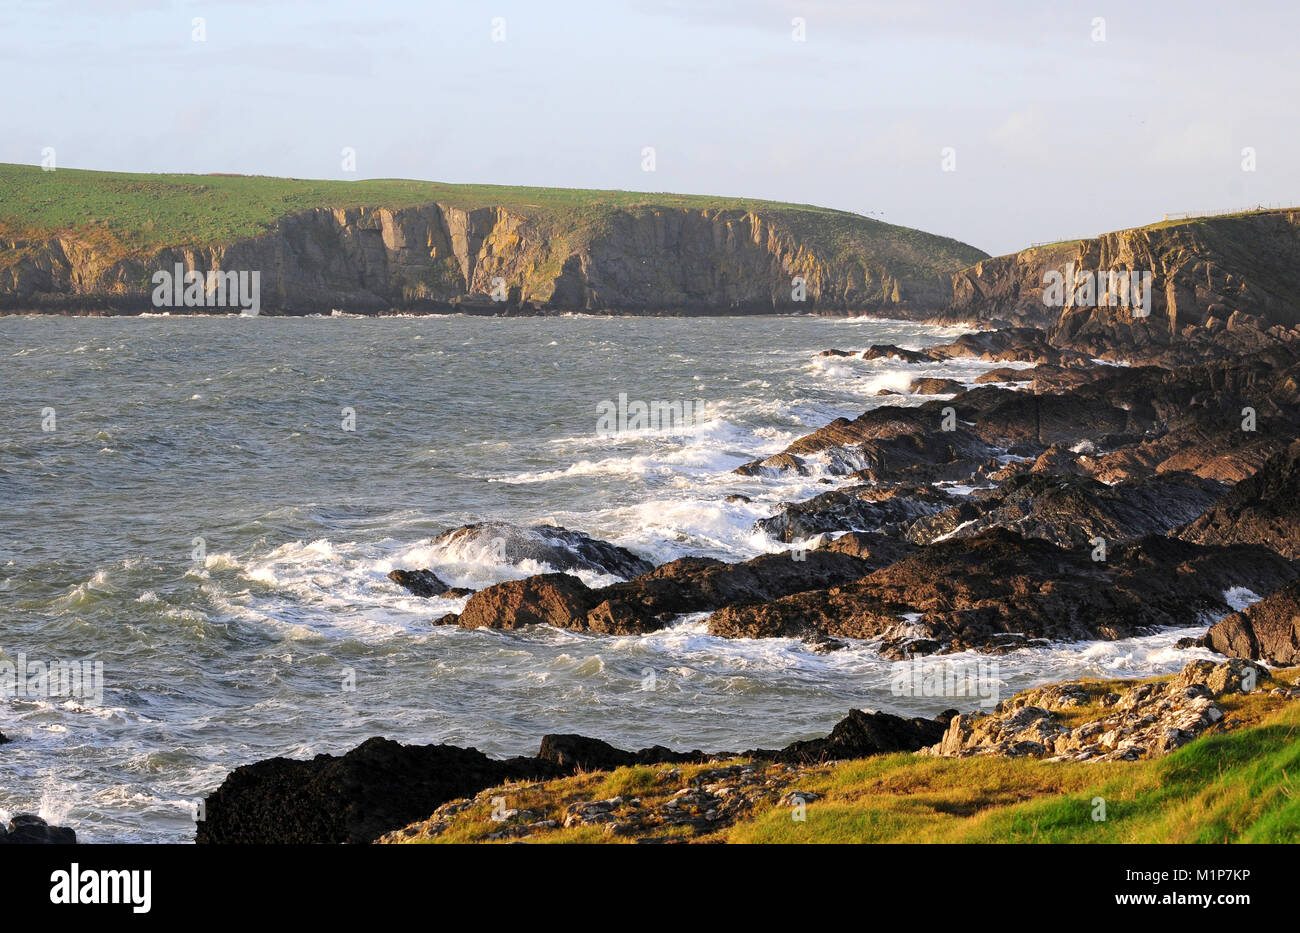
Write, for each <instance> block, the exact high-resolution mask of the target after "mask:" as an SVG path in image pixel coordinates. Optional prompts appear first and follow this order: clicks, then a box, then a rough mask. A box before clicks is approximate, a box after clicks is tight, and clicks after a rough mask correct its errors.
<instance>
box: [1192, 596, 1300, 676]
mask: <svg viewBox="0 0 1300 933" xmlns="http://www.w3.org/2000/svg"><path fill="white" fill-rule="evenodd" d="M1203 644H1204V645H1205V647H1207V648H1211V649H1213V650H1214V651H1217V652H1219V653H1220V654H1226V655H1228V656H1229V657H1233V658H1249V659H1251V660H1254V661H1263V662H1265V663H1267V664H1276V665H1281V666H1291V665H1294V664H1300V582H1296V583H1289V584H1287V585H1286V586H1284V587H1282V588H1281V589H1279V590H1277V591H1276V592H1273V593H1270V594H1269V595H1268V596H1266V597H1264V598H1263V599H1262V600H1260V601H1259V602H1257V603H1255V604H1254V605H1252V606H1249V607H1248V608H1246V609H1244V610H1242V611H1241V612H1234V613H1233V614H1232V615H1230V616H1227V617H1225V618H1223V619H1221V620H1220V621H1218V622H1216V623H1215V624H1214V625H1212V626H1211V627H1210V631H1209V632H1207V633H1206V635H1205V639H1204V642H1203Z"/></svg>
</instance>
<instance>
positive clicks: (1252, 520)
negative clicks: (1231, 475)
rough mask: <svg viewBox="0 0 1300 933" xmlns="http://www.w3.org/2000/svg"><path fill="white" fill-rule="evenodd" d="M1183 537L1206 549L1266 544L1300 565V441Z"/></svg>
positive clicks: (1182, 533) (1183, 532) (1236, 488)
mask: <svg viewBox="0 0 1300 933" xmlns="http://www.w3.org/2000/svg"><path fill="white" fill-rule="evenodd" d="M1179 537H1181V538H1183V539H1184V540H1187V541H1197V542H1200V543H1202V544H1262V545H1265V546H1266V547H1270V548H1272V549H1273V550H1275V551H1277V552H1278V553H1279V554H1283V555H1285V556H1286V557H1289V558H1291V559H1292V560H1300V441H1296V442H1294V443H1292V444H1291V445H1290V446H1289V447H1287V448H1286V449H1284V450H1281V451H1279V452H1278V453H1277V454H1275V455H1274V456H1272V457H1271V458H1269V460H1268V461H1267V462H1266V463H1265V464H1264V465H1263V466H1262V467H1260V469H1259V470H1258V471H1257V472H1256V473H1254V474H1253V475H1251V476H1250V477H1248V478H1246V479H1243V480H1242V481H1241V482H1239V483H1238V484H1237V485H1235V486H1233V487H1232V489H1230V490H1229V491H1228V492H1227V493H1225V494H1224V496H1223V498H1222V499H1220V500H1219V501H1218V502H1216V503H1214V505H1212V506H1211V507H1210V508H1209V509H1208V510H1206V512H1205V514H1203V515H1201V516H1200V517H1199V518H1197V519H1196V520H1195V521H1192V522H1190V523H1189V524H1188V525H1187V527H1186V528H1183V529H1182V530H1181V531H1180V532H1179Z"/></svg>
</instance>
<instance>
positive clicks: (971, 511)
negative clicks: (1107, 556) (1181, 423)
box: [906, 473, 1224, 547]
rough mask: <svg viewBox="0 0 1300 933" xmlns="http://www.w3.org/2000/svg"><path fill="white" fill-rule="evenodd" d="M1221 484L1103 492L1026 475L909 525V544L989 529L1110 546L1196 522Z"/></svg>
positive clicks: (1175, 476) (1067, 480) (1176, 483)
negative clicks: (1095, 541)
mask: <svg viewBox="0 0 1300 933" xmlns="http://www.w3.org/2000/svg"><path fill="white" fill-rule="evenodd" d="M1223 488H1224V487H1223V485H1222V484H1221V483H1217V482H1214V481H1213V480H1206V479H1201V478H1199V477H1196V476H1192V475H1190V474H1184V473H1165V474H1163V475H1159V476H1154V477H1151V478H1149V479H1144V480H1137V481H1133V482H1126V483H1118V484H1114V485H1107V484H1105V483H1101V482H1098V481H1097V480H1094V479H1088V478H1084V477H1077V476H1052V475H1050V474H1046V473H1028V474H1022V475H1019V476H1013V477H1011V478H1009V479H1008V480H1006V482H1004V483H1003V484H1002V485H1001V486H1000V487H997V488H995V489H991V490H977V491H976V492H975V493H974V494H973V495H972V496H971V497H970V499H968V500H967V501H966V502H963V503H962V504H961V505H959V506H955V507H952V508H949V509H946V510H944V511H942V512H938V513H936V514H932V515H927V516H923V517H921V518H918V519H916V520H915V521H913V522H911V523H910V524H909V525H908V526H907V529H906V537H907V538H908V539H909V540H911V541H914V542H916V543H918V544H925V543H928V542H930V541H933V540H934V539H936V538H938V537H940V536H941V535H952V536H955V537H972V536H974V535H976V534H979V533H980V532H982V531H985V530H987V529H989V528H993V527H1002V528H1010V529H1012V530H1013V531H1016V532H1019V533H1020V534H1022V535H1025V536H1026V537H1034V538H1043V539H1045V540H1047V541H1051V542H1052V543H1053V544H1057V545H1060V546H1061V547H1084V546H1085V545H1088V544H1089V542H1090V541H1091V540H1092V539H1093V538H1095V537H1101V538H1103V539H1104V540H1105V541H1106V542H1107V545H1108V546H1109V545H1114V544H1115V543H1117V542H1119V541H1125V540H1128V539H1130V538H1137V537H1141V536H1142V535H1147V534H1163V533H1164V532H1166V531H1169V530H1170V529H1171V528H1174V527H1176V526H1178V525H1181V524H1183V523H1184V522H1187V521H1189V520H1191V519H1192V518H1194V517H1196V516H1197V515H1200V514H1201V512H1203V511H1204V510H1205V509H1206V508H1207V507H1208V506H1209V505H1210V504H1211V503H1212V502H1214V500H1215V499H1216V498H1217V497H1218V496H1219V495H1220V494H1221V493H1222V491H1223Z"/></svg>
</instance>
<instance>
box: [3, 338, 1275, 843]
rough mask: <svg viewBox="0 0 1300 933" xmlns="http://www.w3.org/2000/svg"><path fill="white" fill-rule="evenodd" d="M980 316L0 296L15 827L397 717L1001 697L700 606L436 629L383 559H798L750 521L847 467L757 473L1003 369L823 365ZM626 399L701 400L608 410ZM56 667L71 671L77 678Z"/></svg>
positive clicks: (1121, 664)
mask: <svg viewBox="0 0 1300 933" xmlns="http://www.w3.org/2000/svg"><path fill="white" fill-rule="evenodd" d="M967 329H968V328H962V327H935V326H927V325H920V324H915V323H907V322H899V321H888V320H876V319H869V318H844V317H840V318H834V317H818V316H770V317H767V316H763V317H693V318H686V317H604V316H592V315H570V316H562V317H520V318H508V317H475V316H410V317H381V318H368V317H354V316H344V315H337V314H336V315H334V316H331V317H306V318H280V317H268V316H261V317H239V316H175V317H169V316H166V315H153V316H143V317H120V318H89V317H56V316H35V315H27V316H25V315H11V316H6V317H0V732H3V733H4V734H5V735H6V736H7V737H8V738H9V739H10V740H11V741H10V743H8V744H5V745H0V818H7V817H8V816H10V815H13V814H17V813H26V812H33V813H39V814H40V815H42V816H44V817H45V818H46V819H48V820H50V821H51V822H56V823H58V824H61V825H67V826H71V827H73V828H74V829H76V831H77V833H78V836H79V838H80V839H81V840H83V841H87V842H188V841H192V839H193V836H194V829H195V819H196V818H197V817H200V816H201V815H202V814H201V808H200V806H199V802H200V801H201V799H202V798H203V797H204V795H206V794H208V793H210V792H211V791H213V790H214V789H215V788H216V787H217V786H218V785H219V784H220V783H221V781H222V780H223V779H224V778H225V776H226V774H227V773H228V772H229V771H231V770H232V769H233V768H236V767H238V766H239V765H242V764H247V763H250V762H254V761H257V760H260V759H263V758H268V757H273V756H288V757H293V758H306V757H310V756H313V755H317V754H321V753H331V754H339V753H343V752H346V751H347V750H349V749H351V748H353V747H355V746H356V745H358V744H359V743H361V742H362V741H364V740H365V739H367V738H369V737H371V736H376V735H380V736H387V737H389V738H392V739H396V740H398V741H401V742H407V743H419V744H424V743H438V742H448V743H452V744H455V745H461V746H473V747H475V748H478V749H480V750H481V751H483V752H485V753H487V754H490V755H500V756H508V755H518V754H533V753H535V751H536V749H537V745H538V742H539V740H540V738H541V736H542V735H543V734H545V733H547V732H576V733H581V734H584V735H589V736H595V737H599V738H602V739H605V740H607V741H609V742H612V743H613V744H615V745H617V746H620V747H625V748H640V747H643V746H648V745H654V744H661V745H666V746H670V747H675V748H686V749H691V748H700V749H704V750H709V751H712V750H721V749H733V750H734V749H744V748H753V747H768V748H771V747H779V746H781V745H784V744H786V743H788V742H791V741H794V740H796V739H803V738H810V737H814V736H818V735H824V734H826V733H827V732H828V731H829V730H830V729H831V727H832V726H833V725H834V724H835V723H836V722H837V721H838V720H840V719H841V718H843V717H844V715H845V714H846V713H847V711H848V710H849V709H850V708H854V707H857V708H864V709H880V710H887V711H890V712H896V713H906V714H910V715H922V714H924V715H933V714H934V713H937V712H939V711H940V710H943V709H945V708H949V707H957V708H960V709H975V708H978V707H979V704H980V703H981V700H985V699H987V697H969V698H958V699H954V698H953V697H952V696H943V695H938V696H928V695H925V693H926V691H925V690H923V689H910V690H900V688H899V678H898V676H897V670H898V669H897V667H896V665H895V662H890V661H888V660H885V659H883V658H882V657H881V656H880V655H879V653H878V652H877V650H876V647H875V645H874V644H873V643H872V642H850V643H849V646H848V647H847V648H845V649H844V650H840V651H832V652H829V653H818V652H817V651H816V650H814V649H813V648H812V647H811V646H809V645H807V644H805V643H803V642H800V641H797V640H787V639H759V640H727V639H721V638H715V637H712V636H710V635H708V634H707V633H706V631H705V629H704V625H703V618H704V617H703V616H701V615H693V616H685V617H682V618H681V619H679V620H677V621H676V623H675V624H673V625H672V626H670V627H668V628H667V629H665V630H663V631H660V632H657V633H654V634H651V635H645V636H637V637H607V636H594V635H586V634H581V633H576V632H570V631H564V630H560V629H555V628H549V627H539V628H535V629H530V630H523V631H514V632H500V631H491V630H482V629H480V630H476V631H463V630H460V629H458V628H455V627H454V626H439V625H436V624H435V622H436V620H437V619H439V618H440V617H441V616H443V615H445V614H447V613H449V612H455V611H457V610H459V609H460V608H461V607H462V606H463V605H464V599H458V600H453V599H437V598H435V599H422V598H417V597H415V596H412V595H410V594H408V593H407V592H405V591H404V590H403V589H401V588H400V587H398V586H397V585H396V584H394V583H392V582H390V581H389V580H388V579H387V576H386V575H387V573H388V572H389V571H390V570H392V569H394V568H406V569H417V568H429V569H431V570H433V571H434V572H435V573H437V574H438V576H439V577H441V578H442V579H443V580H445V581H446V582H448V583H449V584H452V585H454V586H461V587H470V588H481V587H484V586H488V585H490V584H492V583H496V582H499V581H502V580H508V579H513V578H519V577H523V576H527V575H529V574H533V573H538V572H543V571H546V570H549V569H551V568H548V567H546V566H544V565H539V564H537V563H535V562H531V561H525V562H523V563H519V564H512V563H508V562H506V561H504V560H499V559H497V557H498V556H499V555H497V554H495V553H494V552H493V551H492V550H491V549H490V548H489V547H486V546H483V545H477V546H476V545H457V546H453V547H450V548H448V547H442V546H436V545H435V544H434V543H433V539H434V537H435V536H436V535H437V534H438V533H439V532H441V531H444V530H446V529H449V528H454V527H456V526H459V525H462V524H466V523H469V522H475V521H483V520H500V521H508V522H513V523H516V524H520V525H529V524H538V523H547V524H553V525H560V526H563V527H565V528H568V529H572V530H576V531H582V532H586V533H588V534H590V535H593V536H595V537H598V538H602V539H605V540H608V541H611V542H613V543H615V544H618V545H620V546H622V547H625V548H627V549H629V550H631V551H633V552H635V553H636V554H639V555H641V556H644V557H646V558H647V559H649V560H652V561H654V562H656V563H658V562H663V561H668V560H672V559H674V558H677V557H682V556H685V555H702V556H709V557H716V558H721V559H724V560H742V559H746V558H749V557H752V556H755V555H757V554H760V553H764V552H769V551H779V550H783V549H786V548H788V547H789V545H786V544H781V543H779V542H776V541H773V540H771V539H770V538H768V537H767V536H765V535H763V534H762V533H760V532H758V531H757V530H756V529H755V525H754V523H755V521H756V520H758V519H761V518H764V517H767V516H770V515H772V514H775V513H776V512H777V511H778V510H779V508H780V506H781V504H782V503H784V502H791V501H797V500H800V499H804V498H808V497H810V496H813V495H816V494H818V493H820V492H824V491H826V490H828V489H832V488H834V487H835V485H837V484H840V483H843V482H845V480H844V479H843V478H839V477H827V476H823V475H816V474H815V473H814V475H810V476H803V477H782V478H771V477H746V476H741V475H737V474H735V473H734V472H733V470H734V469H735V467H737V466H739V465H740V464H742V463H745V462H747V461H750V460H753V459H755V458H759V457H764V456H768V455H771V454H774V453H777V452H779V451H780V450H782V449H783V448H784V447H785V446H786V445H787V444H789V443H790V442H791V441H792V440H794V439H795V438H798V437H800V436H802V435H804V434H807V433H809V432H811V431H813V430H816V429H817V428H819V427H821V426H823V425H825V424H826V423H828V422H830V421H832V420H833V419H835V418H840V417H844V418H853V417H856V416H857V415H860V414H861V413H862V412H863V411H865V410H867V409H870V408H872V407H874V406H879V405H884V404H894V405H917V404H921V403H922V402H923V401H925V399H924V398H922V397H919V396H914V395H909V394H908V393H907V388H908V386H909V384H910V383H911V381H912V380H913V379H915V378H917V377H920V376H939V377H946V378H952V379H956V380H958V381H961V382H963V383H966V384H973V381H974V380H975V379H976V378H977V377H978V376H979V375H980V374H981V373H983V372H985V371H987V370H988V369H990V368H993V367H994V366H995V365H1005V364H992V363H983V362H979V361H975V360H954V361H946V362H942V363H934V364H905V363H902V362H899V361H897V360H893V359H877V360H872V361H866V360H862V359H859V358H854V357H834V356H821V355H819V354H821V352H822V351H824V350H827V349H831V348H839V349H845V350H862V349H864V348H866V347H868V346H870V345H872V344H897V345H899V346H902V347H906V348H913V349H915V348H920V347H923V346H926V345H931V344H935V343H946V342H949V341H951V340H952V339H953V338H954V337H956V336H958V335H959V334H961V333H963V332H964V331H965V330H967ZM882 390H890V391H891V392H893V393H896V394H883V395H882V394H880V393H881V392H882ZM637 402H643V403H645V404H646V406H647V407H650V406H652V405H653V404H654V403H660V405H661V406H671V405H673V404H675V403H679V402H680V403H682V404H681V406H680V410H682V411H685V412H689V413H690V417H689V418H682V419H679V421H678V422H676V423H671V424H667V425H665V424H662V423H651V424H640V423H637V422H636V421H635V419H633V423H631V424H625V423H622V422H620V423H619V425H618V428H619V430H615V431H610V430H608V427H609V425H608V423H605V424H603V425H602V423H601V415H602V412H604V413H606V414H608V412H609V411H611V410H612V409H613V408H615V407H617V406H619V405H620V404H622V406H623V407H624V408H628V407H632V408H633V409H635V403H637ZM661 410H662V409H661ZM957 491H959V492H960V491H964V490H957ZM735 496H743V497H746V498H747V500H748V501H744V500H741V499H734V500H733V501H728V498H729V497H735ZM580 575H581V576H583V577H584V579H585V580H586V581H587V582H588V583H590V584H598V583H606V582H613V581H614V580H615V579H617V578H614V577H610V576H602V575H600V574H597V573H590V572H584V573H582V574H580ZM1247 595H1250V594H1247ZM1243 598H1244V597H1243ZM1199 631H1200V630H1171V631H1168V632H1162V633H1160V634H1157V635H1153V636H1149V637H1143V638H1133V639H1127V640H1124V641H1116V642H1087V643H1071V644H1058V645H1052V646H1049V647H1040V648H1033V649H1025V650H1021V651H1018V652H1013V653H1011V654H1007V655H1002V656H999V657H997V658H996V659H989V658H974V657H971V658H967V659H966V660H967V661H969V662H971V663H972V664H975V663H982V664H984V665H986V667H985V668H984V670H986V671H987V670H989V668H988V667H987V665H989V664H990V663H991V664H992V665H993V666H992V668H991V670H992V671H993V674H994V677H995V681H996V685H997V687H998V689H999V690H1000V691H1001V695H1003V696H1009V695H1010V694H1011V693H1014V692H1015V691H1017V690H1020V689H1024V688H1026V687H1029V686H1032V685H1036V684H1040V683H1045V682H1050V681H1056V680H1061V679H1065V678H1073V677H1107V676H1138V675H1152V674H1160V673H1167V672H1171V671H1175V670H1177V669H1179V668H1180V667H1181V666H1182V665H1184V664H1185V663H1186V662H1187V661H1188V660H1189V659H1191V658H1194V657H1202V656H1205V657H1208V654H1206V653H1205V652H1204V651H1203V650H1201V649H1179V648H1177V647H1176V646H1175V642H1176V641H1177V640H1178V639H1179V638H1180V637H1182V636H1185V635H1189V634H1194V633H1198V632H1199ZM950 660H953V661H954V662H960V661H962V656H952V658H950ZM20 661H21V664H20ZM6 665H7V667H6ZM33 665H34V666H33ZM20 669H21V670H22V671H26V672H27V675H28V676H27V677H21V676H18V673H17V672H18V671H19V670H20ZM6 670H7V671H10V672H14V673H13V675H12V676H5V672H6ZM42 670H61V671H67V670H74V671H78V672H80V674H81V675H82V676H81V678H80V680H79V681H73V682H70V683H71V688H70V689H68V690H64V689H63V688H65V687H69V682H66V678H65V679H64V680H63V681H61V680H60V679H59V678H47V679H44V680H42V679H41V678H39V677H37V676H34V675H33V672H36V673H37V674H39V672H40V671H42ZM6 685H7V686H6ZM78 687H79V689H76V688H78ZM92 688H93V689H92Z"/></svg>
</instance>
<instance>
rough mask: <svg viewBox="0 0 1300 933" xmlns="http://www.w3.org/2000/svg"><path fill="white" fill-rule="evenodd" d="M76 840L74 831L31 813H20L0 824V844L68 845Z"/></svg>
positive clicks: (73, 843)
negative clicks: (6, 824)
mask: <svg viewBox="0 0 1300 933" xmlns="http://www.w3.org/2000/svg"><path fill="white" fill-rule="evenodd" d="M76 842H77V834H76V832H75V831H73V830H71V829H69V828H68V827H66V826H51V825H50V824H49V823H47V822H45V820H43V819H41V818H40V817H39V816H36V815H34V814H31V813H20V814H18V815H17V816H15V817H14V818H13V819H11V820H10V821H9V825H8V826H7V827H5V826H0V845H59V846H70V845H75V844H76Z"/></svg>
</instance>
